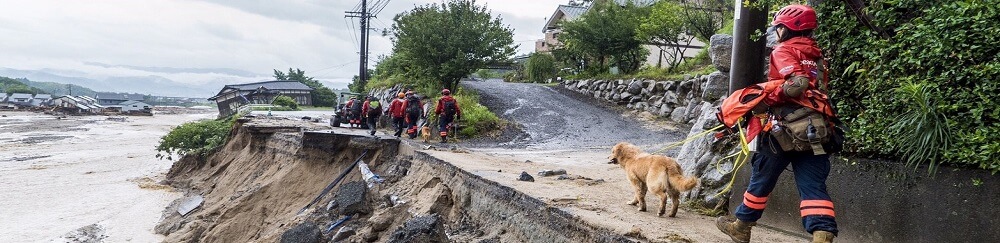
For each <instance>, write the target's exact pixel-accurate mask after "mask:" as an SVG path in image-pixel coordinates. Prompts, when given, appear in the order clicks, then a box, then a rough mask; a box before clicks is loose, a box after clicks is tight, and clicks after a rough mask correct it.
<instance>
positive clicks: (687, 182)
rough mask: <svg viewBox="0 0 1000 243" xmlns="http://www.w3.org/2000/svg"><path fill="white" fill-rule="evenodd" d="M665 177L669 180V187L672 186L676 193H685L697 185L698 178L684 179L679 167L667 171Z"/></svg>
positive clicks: (689, 177)
mask: <svg viewBox="0 0 1000 243" xmlns="http://www.w3.org/2000/svg"><path fill="white" fill-rule="evenodd" d="M667 176H669V177H670V178H669V179H670V185H673V186H674V189H677V190H678V191H682V192H686V191H690V190H691V189H693V188H694V186H696V185H698V178H697V177H694V176H688V177H685V176H684V175H682V174H681V170H680V166H677V168H675V169H668V170H667Z"/></svg>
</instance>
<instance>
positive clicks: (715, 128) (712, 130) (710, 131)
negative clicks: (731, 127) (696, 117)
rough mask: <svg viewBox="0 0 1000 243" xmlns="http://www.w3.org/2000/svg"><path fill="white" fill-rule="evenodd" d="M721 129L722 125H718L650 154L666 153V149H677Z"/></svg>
mask: <svg viewBox="0 0 1000 243" xmlns="http://www.w3.org/2000/svg"><path fill="white" fill-rule="evenodd" d="M723 127H724V125H719V126H717V127H713V128H712V129H708V130H705V131H703V132H701V133H698V134H695V135H694V136H690V137H688V138H685V139H684V140H681V141H677V142H674V143H671V144H668V145H667V146H666V147H663V148H662V149H660V150H657V151H656V152H653V153H652V154H658V153H661V152H663V151H667V150H668V149H672V148H674V147H677V146H680V145H683V144H685V143H688V142H691V141H692V140H695V139H698V138H700V137H704V136H705V135H708V134H709V133H712V132H714V131H715V130H719V129H721V128H723Z"/></svg>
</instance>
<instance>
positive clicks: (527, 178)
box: [517, 171, 535, 182]
mask: <svg viewBox="0 0 1000 243" xmlns="http://www.w3.org/2000/svg"><path fill="white" fill-rule="evenodd" d="M517 180H519V181H529V182H535V178H534V177H531V175H529V174H528V172H524V171H521V176H520V177H518V178H517Z"/></svg>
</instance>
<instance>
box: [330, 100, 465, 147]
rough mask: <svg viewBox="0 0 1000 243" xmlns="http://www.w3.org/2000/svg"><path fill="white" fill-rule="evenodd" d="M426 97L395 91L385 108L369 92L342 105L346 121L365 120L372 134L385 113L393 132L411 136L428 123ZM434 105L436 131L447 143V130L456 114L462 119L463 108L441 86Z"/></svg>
mask: <svg viewBox="0 0 1000 243" xmlns="http://www.w3.org/2000/svg"><path fill="white" fill-rule="evenodd" d="M428 99H429V98H428V97H427V96H422V95H417V94H415V93H414V92H413V91H411V90H407V91H403V92H400V93H399V94H397V96H396V98H395V99H393V100H392V102H391V103H389V107H388V108H387V109H384V108H383V106H382V104H381V102H379V99H378V98H377V97H375V96H368V97H366V98H365V99H364V101H360V100H358V97H351V99H350V100H348V101H347V103H346V104H345V106H344V109H347V111H348V112H349V115H350V118H349V120H348V122H349V123H350V124H351V127H352V128H353V127H361V126H362V123H364V124H365V125H367V127H368V130H369V131H368V133H369V134H370V135H373V136H374V135H375V132H376V128H377V127H378V121H379V118H381V116H382V115H388V116H389V117H390V123H391V124H392V127H393V131H394V133H393V136H396V137H402V134H403V131H406V134H407V135H408V137H409V138H410V139H414V138H416V137H417V136H418V135H419V134H420V133H421V132H422V131H421V130H423V129H421V127H424V126H428V127H429V125H428V124H427V122H428V118H430V110H431V104H430V103H429V102H427V103H426V104H425V103H424V101H425V100H428ZM434 107H435V108H434V115H435V116H436V117H437V120H438V131H439V132H438V135H439V136H440V137H441V143H447V142H448V135H449V133H448V131H450V130H451V129H452V127H454V123H455V119H456V118H458V119H461V117H462V109H461V108H460V107H459V105H458V100H456V99H455V98H454V97H452V96H451V90H448V89H443V90H441V98H439V99H438V101H437V105H436V106H434Z"/></svg>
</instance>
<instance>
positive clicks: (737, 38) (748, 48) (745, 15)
mask: <svg viewBox="0 0 1000 243" xmlns="http://www.w3.org/2000/svg"><path fill="white" fill-rule="evenodd" d="M748 2H749V3H750V4H749V5H750V6H744V5H743V1H736V8H735V12H734V15H733V16H734V20H733V21H735V23H734V26H733V58H732V63H731V67H732V68H731V70H730V71H729V92H730V93H732V92H734V91H736V90H738V89H742V88H744V87H747V86H750V85H752V84H756V83H760V82H761V81H763V80H764V70H763V68H764V55H765V54H766V53H764V50H765V42H766V41H767V37H766V36H760V37H757V39H756V40H751V39H750V35H752V34H753V33H766V30H765V29H764V27H765V24H766V23H767V12H766V11H767V9H768V8H769V6H762V7H760V8H759V9H758V8H755V7H751V6H754V5H756V4H755V3H760V1H759V0H748ZM758 31H759V32H758Z"/></svg>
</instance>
